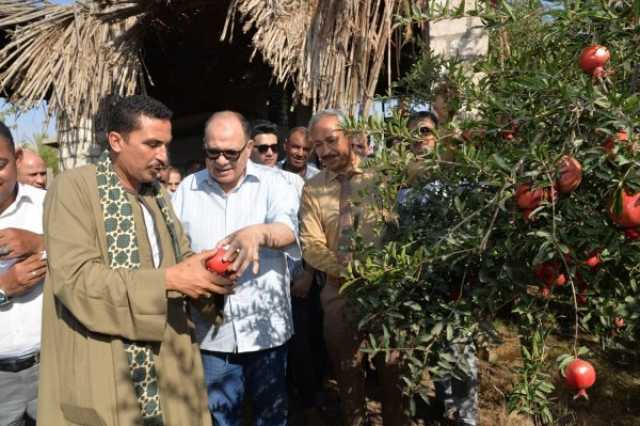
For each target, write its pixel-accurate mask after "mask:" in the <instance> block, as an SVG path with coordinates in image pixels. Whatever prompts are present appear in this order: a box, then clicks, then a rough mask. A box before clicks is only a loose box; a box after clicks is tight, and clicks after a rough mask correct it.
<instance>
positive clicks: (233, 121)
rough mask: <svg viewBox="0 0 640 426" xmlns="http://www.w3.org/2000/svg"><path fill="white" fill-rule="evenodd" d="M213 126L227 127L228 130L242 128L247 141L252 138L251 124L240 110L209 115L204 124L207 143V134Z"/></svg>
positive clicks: (219, 128) (220, 128)
mask: <svg viewBox="0 0 640 426" xmlns="http://www.w3.org/2000/svg"><path fill="white" fill-rule="evenodd" d="M213 126H215V127H216V128H217V130H222V129H226V131H227V132H232V131H237V130H238V129H240V131H241V132H242V134H243V136H244V139H245V141H247V140H249V139H250V138H251V125H250V124H249V122H248V121H247V119H246V118H244V116H243V115H242V114H240V113H239V112H235V111H220V112H216V113H215V114H213V115H212V116H211V117H209V119H208V120H207V123H206V124H205V126H204V135H205V145H206V138H207V135H208V134H209V131H210V130H211V127H213Z"/></svg>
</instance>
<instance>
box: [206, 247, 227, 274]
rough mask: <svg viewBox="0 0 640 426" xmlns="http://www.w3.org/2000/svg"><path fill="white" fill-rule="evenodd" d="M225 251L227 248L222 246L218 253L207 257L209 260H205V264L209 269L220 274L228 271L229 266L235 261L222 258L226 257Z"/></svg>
mask: <svg viewBox="0 0 640 426" xmlns="http://www.w3.org/2000/svg"><path fill="white" fill-rule="evenodd" d="M224 253H225V249H224V248H223V247H220V248H219V249H218V251H217V252H216V254H214V255H213V256H211V257H210V258H208V259H207V261H206V262H205V266H206V267H207V269H208V270H209V271H211V272H215V273H217V274H220V275H222V274H224V273H225V272H227V269H229V266H231V264H232V263H233V262H232V261H231V260H224V259H222V258H223V257H224Z"/></svg>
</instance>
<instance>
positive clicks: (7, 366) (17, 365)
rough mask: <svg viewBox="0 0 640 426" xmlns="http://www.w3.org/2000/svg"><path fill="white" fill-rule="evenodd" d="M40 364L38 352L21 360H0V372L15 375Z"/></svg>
mask: <svg viewBox="0 0 640 426" xmlns="http://www.w3.org/2000/svg"><path fill="white" fill-rule="evenodd" d="M39 362H40V352H36V353H35V354H32V355H28V356H27V357H22V358H7V359H0V371H8V372H11V373H17V372H18V371H22V370H26V369H27V368H29V367H33V366H34V365H36V364H37V363H39Z"/></svg>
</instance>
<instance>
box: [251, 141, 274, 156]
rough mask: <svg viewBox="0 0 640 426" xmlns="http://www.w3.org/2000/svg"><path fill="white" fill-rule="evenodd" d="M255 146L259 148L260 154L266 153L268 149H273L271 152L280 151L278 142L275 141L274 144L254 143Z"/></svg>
mask: <svg viewBox="0 0 640 426" xmlns="http://www.w3.org/2000/svg"><path fill="white" fill-rule="evenodd" d="M254 148H255V149H257V150H258V152H259V153H260V154H266V153H267V151H269V150H271V152H273V153H275V152H278V144H277V143H274V144H272V145H254Z"/></svg>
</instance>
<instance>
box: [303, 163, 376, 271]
mask: <svg viewBox="0 0 640 426" xmlns="http://www.w3.org/2000/svg"><path fill="white" fill-rule="evenodd" d="M355 172H356V173H355V174H354V176H353V177H352V178H351V187H352V194H353V195H352V205H353V207H352V209H353V215H354V218H353V219H354V220H353V223H354V228H355V231H356V232H358V233H359V234H360V235H362V237H363V238H364V240H365V242H371V241H374V235H373V227H372V225H373V224H374V217H373V215H372V209H370V208H366V207H367V205H368V203H370V202H371V200H370V199H368V198H367V193H369V194H370V189H371V187H372V185H373V184H374V182H373V181H374V179H373V175H372V174H371V172H363V171H362V170H361V169H356V170H355ZM339 238H340V182H339V181H338V179H337V175H336V174H335V173H333V172H331V171H329V170H323V171H321V172H320V173H319V174H317V175H316V176H314V177H313V178H311V179H310V180H308V181H307V182H306V184H305V186H304V189H303V191H302V203H301V205H300V241H301V242H302V253H303V257H304V259H305V261H307V263H309V264H310V265H311V266H313V267H314V268H316V269H318V270H320V271H322V272H326V273H327V274H328V275H329V277H339V276H341V275H343V274H344V273H345V269H346V268H345V266H344V265H342V264H341V263H340V262H339V261H338V256H337V249H338V240H339Z"/></svg>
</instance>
